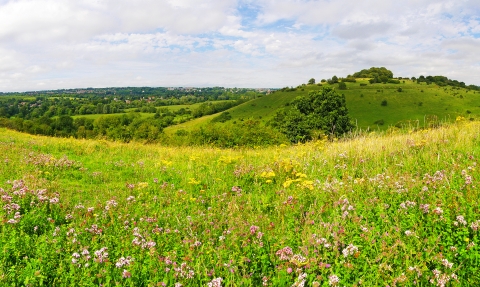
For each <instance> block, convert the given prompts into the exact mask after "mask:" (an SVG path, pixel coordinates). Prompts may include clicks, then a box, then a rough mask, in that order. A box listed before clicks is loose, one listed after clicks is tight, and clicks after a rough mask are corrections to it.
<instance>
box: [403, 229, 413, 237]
mask: <svg viewBox="0 0 480 287" xmlns="http://www.w3.org/2000/svg"><path fill="white" fill-rule="evenodd" d="M413 234H414V233H413V232H412V231H410V230H406V231H405V235H406V236H412V235H413Z"/></svg>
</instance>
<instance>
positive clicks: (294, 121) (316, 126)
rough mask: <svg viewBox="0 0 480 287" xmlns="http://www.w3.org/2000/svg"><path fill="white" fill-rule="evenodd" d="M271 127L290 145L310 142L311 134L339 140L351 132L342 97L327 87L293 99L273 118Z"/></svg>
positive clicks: (350, 124) (351, 126)
mask: <svg viewBox="0 0 480 287" xmlns="http://www.w3.org/2000/svg"><path fill="white" fill-rule="evenodd" d="M271 124H272V126H274V127H276V128H277V129H278V130H279V131H280V132H282V133H284V134H285V135H286V136H287V137H288V139H289V140H290V141H292V142H299V141H300V142H304V141H307V140H310V139H312V135H313V133H314V132H315V131H320V132H323V133H325V134H328V135H331V136H339V135H342V134H344V133H346V132H349V131H350V130H351V129H352V128H353V125H352V123H351V121H350V118H349V116H348V110H347V107H346V103H345V96H344V95H339V94H338V93H337V92H336V91H335V90H334V89H333V88H331V87H326V88H323V89H322V90H320V91H311V92H310V93H309V94H308V96H305V97H299V98H297V99H295V100H294V101H293V102H292V103H291V104H290V105H289V108H288V109H287V110H283V111H280V112H278V113H277V114H276V115H275V117H274V119H273V122H272V123H271Z"/></svg>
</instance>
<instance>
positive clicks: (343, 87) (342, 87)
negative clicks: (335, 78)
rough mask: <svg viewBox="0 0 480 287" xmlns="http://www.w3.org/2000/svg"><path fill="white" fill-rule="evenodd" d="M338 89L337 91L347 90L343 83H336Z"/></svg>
mask: <svg viewBox="0 0 480 287" xmlns="http://www.w3.org/2000/svg"><path fill="white" fill-rule="evenodd" d="M338 89H339V90H346V89H347V84H345V83H344V82H340V83H338Z"/></svg>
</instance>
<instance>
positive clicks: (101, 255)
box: [94, 247, 108, 263]
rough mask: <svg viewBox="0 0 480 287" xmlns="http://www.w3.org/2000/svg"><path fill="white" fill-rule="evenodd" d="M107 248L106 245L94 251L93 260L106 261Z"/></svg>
mask: <svg viewBox="0 0 480 287" xmlns="http://www.w3.org/2000/svg"><path fill="white" fill-rule="evenodd" d="M107 249H108V248H107V247H102V248H100V249H99V250H97V251H95V252H94V254H95V257H96V259H95V261H97V262H99V263H102V262H106V261H107V258H108V252H107Z"/></svg>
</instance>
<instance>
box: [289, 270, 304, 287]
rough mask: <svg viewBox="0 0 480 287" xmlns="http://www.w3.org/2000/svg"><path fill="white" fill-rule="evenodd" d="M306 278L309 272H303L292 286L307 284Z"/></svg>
mask: <svg viewBox="0 0 480 287" xmlns="http://www.w3.org/2000/svg"><path fill="white" fill-rule="evenodd" d="M305 278H307V273H301V274H300V275H298V278H297V280H296V281H295V283H293V285H292V287H303V286H305Z"/></svg>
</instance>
